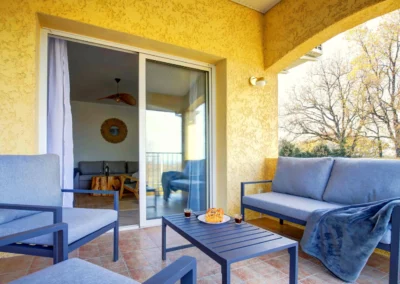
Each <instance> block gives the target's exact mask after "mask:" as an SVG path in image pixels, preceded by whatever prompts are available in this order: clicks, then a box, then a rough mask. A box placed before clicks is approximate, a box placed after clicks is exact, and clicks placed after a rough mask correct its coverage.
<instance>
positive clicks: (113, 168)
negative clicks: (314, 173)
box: [104, 161, 126, 174]
mask: <svg viewBox="0 0 400 284" xmlns="http://www.w3.org/2000/svg"><path fill="white" fill-rule="evenodd" d="M106 165H108V168H109V169H110V174H125V173H126V162H125V161H104V168H105V167H106Z"/></svg>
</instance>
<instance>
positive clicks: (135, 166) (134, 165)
mask: <svg viewBox="0 0 400 284" xmlns="http://www.w3.org/2000/svg"><path fill="white" fill-rule="evenodd" d="M126 168H127V171H128V173H129V174H133V173H136V172H138V171H139V162H127V163H126Z"/></svg>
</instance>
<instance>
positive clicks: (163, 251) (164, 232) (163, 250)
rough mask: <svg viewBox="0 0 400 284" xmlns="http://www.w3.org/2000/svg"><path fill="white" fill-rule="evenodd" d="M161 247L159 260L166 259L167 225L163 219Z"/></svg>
mask: <svg viewBox="0 0 400 284" xmlns="http://www.w3.org/2000/svg"><path fill="white" fill-rule="evenodd" d="M161 241H162V245H161V254H162V255H161V258H162V260H166V259H167V252H166V250H167V224H165V221H164V219H162V240H161Z"/></svg>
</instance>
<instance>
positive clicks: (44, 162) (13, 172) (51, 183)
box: [0, 154, 62, 224]
mask: <svg viewBox="0 0 400 284" xmlns="http://www.w3.org/2000/svg"><path fill="white" fill-rule="evenodd" d="M0 203H8V204H26V205H48V206H61V205H62V193H61V188H60V164H59V159H58V156H57V155H50V154H48V155H32V156H14V155H1V156H0ZM37 213H38V212H37V211H22V210H8V209H0V224H2V223H6V222H10V221H12V220H14V219H17V218H21V217H24V216H27V215H32V214H37Z"/></svg>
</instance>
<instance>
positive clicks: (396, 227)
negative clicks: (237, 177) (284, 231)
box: [241, 157, 400, 283]
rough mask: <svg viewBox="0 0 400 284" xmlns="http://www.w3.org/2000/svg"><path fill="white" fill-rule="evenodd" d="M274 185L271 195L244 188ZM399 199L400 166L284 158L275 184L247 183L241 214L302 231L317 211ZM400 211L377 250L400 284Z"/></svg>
mask: <svg viewBox="0 0 400 284" xmlns="http://www.w3.org/2000/svg"><path fill="white" fill-rule="evenodd" d="M261 183H272V191H271V192H266V193H259V194H252V195H247V196H246V195H245V185H247V184H261ZM397 197H400V161H399V160H382V159H352V158H288V157H280V158H279V159H278V166H277V170H276V174H275V177H274V179H273V180H266V181H253V182H242V184H241V205H242V206H241V212H242V215H243V217H244V214H245V209H250V210H253V211H257V212H260V213H264V214H267V215H270V216H274V217H277V218H279V219H280V222H281V224H282V223H283V220H287V221H290V222H293V223H297V224H300V225H306V223H307V218H308V217H309V216H310V214H311V213H312V212H313V211H315V210H318V209H334V208H339V207H343V206H346V205H354V204H362V203H368V202H373V201H379V200H385V199H390V198H397ZM399 239H400V208H395V210H394V211H393V213H392V222H391V229H389V230H387V232H386V233H385V235H384V236H383V238H382V239H381V241H380V243H379V245H378V248H380V249H383V250H386V251H390V252H391V256H390V276H389V278H390V283H397V275H398V272H399V252H400V245H399V241H400V240H399Z"/></svg>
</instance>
